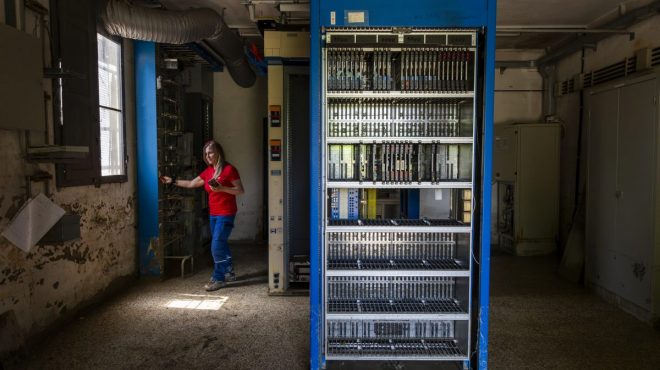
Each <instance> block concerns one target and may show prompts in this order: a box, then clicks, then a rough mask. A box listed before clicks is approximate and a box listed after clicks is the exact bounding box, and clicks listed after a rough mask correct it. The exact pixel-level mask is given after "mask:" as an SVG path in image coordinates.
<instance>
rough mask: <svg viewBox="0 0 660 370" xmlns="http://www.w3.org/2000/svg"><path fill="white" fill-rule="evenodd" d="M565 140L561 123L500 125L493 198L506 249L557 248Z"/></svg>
mask: <svg viewBox="0 0 660 370" xmlns="http://www.w3.org/2000/svg"><path fill="white" fill-rule="evenodd" d="M560 140H561V127H560V126H559V125H557V124H548V123H534V124H507V125H497V126H495V146H494V157H493V178H494V192H495V194H494V197H493V198H494V200H495V202H496V213H497V217H496V220H497V239H496V240H497V242H498V244H499V245H500V248H502V249H504V250H507V251H509V252H511V253H515V254H517V255H524V256H531V255H541V254H548V253H552V252H553V251H555V249H556V246H557V231H558V225H559V146H560Z"/></svg>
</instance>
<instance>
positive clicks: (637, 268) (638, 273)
mask: <svg viewBox="0 0 660 370" xmlns="http://www.w3.org/2000/svg"><path fill="white" fill-rule="evenodd" d="M633 275H634V276H635V277H636V278H637V279H639V281H642V280H644V275H646V266H645V265H644V264H643V263H639V262H637V263H634V264H633Z"/></svg>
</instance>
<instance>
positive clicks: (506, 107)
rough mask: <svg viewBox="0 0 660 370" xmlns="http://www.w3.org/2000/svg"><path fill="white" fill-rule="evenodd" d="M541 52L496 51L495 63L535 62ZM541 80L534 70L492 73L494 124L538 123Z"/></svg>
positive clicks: (509, 70) (515, 69)
mask: <svg viewBox="0 0 660 370" xmlns="http://www.w3.org/2000/svg"><path fill="white" fill-rule="evenodd" d="M540 55H542V51H538V50H498V51H497V56H496V60H498V61H527V60H536V59H537V58H538V57H539V56H540ZM542 98H543V78H542V77H541V74H540V73H539V72H538V71H537V70H536V68H506V69H498V70H496V71H495V111H494V122H495V124H496V125H497V124H501V123H525V122H526V123H532V122H540V119H541V113H542V112H541V109H542V107H541V105H542Z"/></svg>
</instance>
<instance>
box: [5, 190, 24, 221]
mask: <svg viewBox="0 0 660 370" xmlns="http://www.w3.org/2000/svg"><path fill="white" fill-rule="evenodd" d="M24 202H25V197H24V196H22V195H16V196H14V197H12V204H11V205H10V206H9V208H7V211H6V212H5V216H4V217H5V218H6V219H8V220H11V219H12V218H14V216H16V214H17V213H18V211H19V210H20V209H21V207H22V206H23V203H24Z"/></svg>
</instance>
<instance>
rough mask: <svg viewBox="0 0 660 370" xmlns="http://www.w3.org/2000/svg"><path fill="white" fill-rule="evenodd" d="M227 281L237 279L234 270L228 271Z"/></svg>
mask: <svg viewBox="0 0 660 370" xmlns="http://www.w3.org/2000/svg"><path fill="white" fill-rule="evenodd" d="M225 281H227V282H230V281H236V274H234V273H233V272H228V273H226V274H225Z"/></svg>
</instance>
